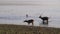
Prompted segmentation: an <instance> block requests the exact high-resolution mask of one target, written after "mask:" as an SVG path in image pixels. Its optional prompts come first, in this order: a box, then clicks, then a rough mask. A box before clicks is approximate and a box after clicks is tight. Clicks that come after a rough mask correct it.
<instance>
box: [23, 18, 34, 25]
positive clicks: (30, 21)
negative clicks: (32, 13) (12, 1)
mask: <svg viewBox="0 0 60 34" xmlns="http://www.w3.org/2000/svg"><path fill="white" fill-rule="evenodd" d="M24 22H27V23H28V25H29V24H30V23H32V25H33V22H34V20H33V19H30V20H24Z"/></svg>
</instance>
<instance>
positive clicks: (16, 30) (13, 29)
mask: <svg viewBox="0 0 60 34" xmlns="http://www.w3.org/2000/svg"><path fill="white" fill-rule="evenodd" d="M0 34H60V28H50V27H39V26H25V25H6V24H0Z"/></svg>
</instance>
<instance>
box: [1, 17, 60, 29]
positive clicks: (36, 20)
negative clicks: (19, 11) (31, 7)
mask: <svg viewBox="0 0 60 34" xmlns="http://www.w3.org/2000/svg"><path fill="white" fill-rule="evenodd" d="M26 19H27V20H29V19H34V26H42V27H55V28H60V23H59V21H51V20H55V19H49V23H48V25H44V24H42V20H41V19H39V18H38V17H33V16H32V17H28V18H26V17H25V16H20V17H17V16H16V17H15V18H14V17H3V18H0V24H15V25H28V24H27V23H25V22H23V21H24V20H26ZM56 20H57V19H56ZM31 25H32V24H30V26H31Z"/></svg>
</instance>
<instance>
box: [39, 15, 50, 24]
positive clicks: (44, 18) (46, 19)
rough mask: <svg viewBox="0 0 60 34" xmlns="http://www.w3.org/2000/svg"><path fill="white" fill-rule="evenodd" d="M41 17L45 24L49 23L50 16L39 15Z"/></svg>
mask: <svg viewBox="0 0 60 34" xmlns="http://www.w3.org/2000/svg"><path fill="white" fill-rule="evenodd" d="M39 18H41V19H42V20H43V24H48V19H49V18H48V17H42V16H39ZM45 21H46V22H45Z"/></svg>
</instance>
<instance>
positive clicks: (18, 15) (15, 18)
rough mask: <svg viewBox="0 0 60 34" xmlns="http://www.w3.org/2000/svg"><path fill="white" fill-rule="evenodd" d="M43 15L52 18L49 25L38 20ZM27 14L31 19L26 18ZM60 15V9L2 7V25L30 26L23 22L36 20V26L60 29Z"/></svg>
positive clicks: (0, 20)
mask: <svg viewBox="0 0 60 34" xmlns="http://www.w3.org/2000/svg"><path fill="white" fill-rule="evenodd" d="M42 13H43V16H48V17H50V18H49V23H48V25H43V24H42V20H41V19H39V18H38V16H39V15H41V14H42ZM25 14H28V15H29V17H28V18H26V16H25ZM59 15H60V10H59V7H57V8H56V7H47V6H26V5H25V6H17V5H12V6H11V5H0V24H15V25H28V24H27V23H24V22H23V21H24V20H26V19H34V26H42V27H55V28H60V16H59ZM30 25H31V24H30Z"/></svg>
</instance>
